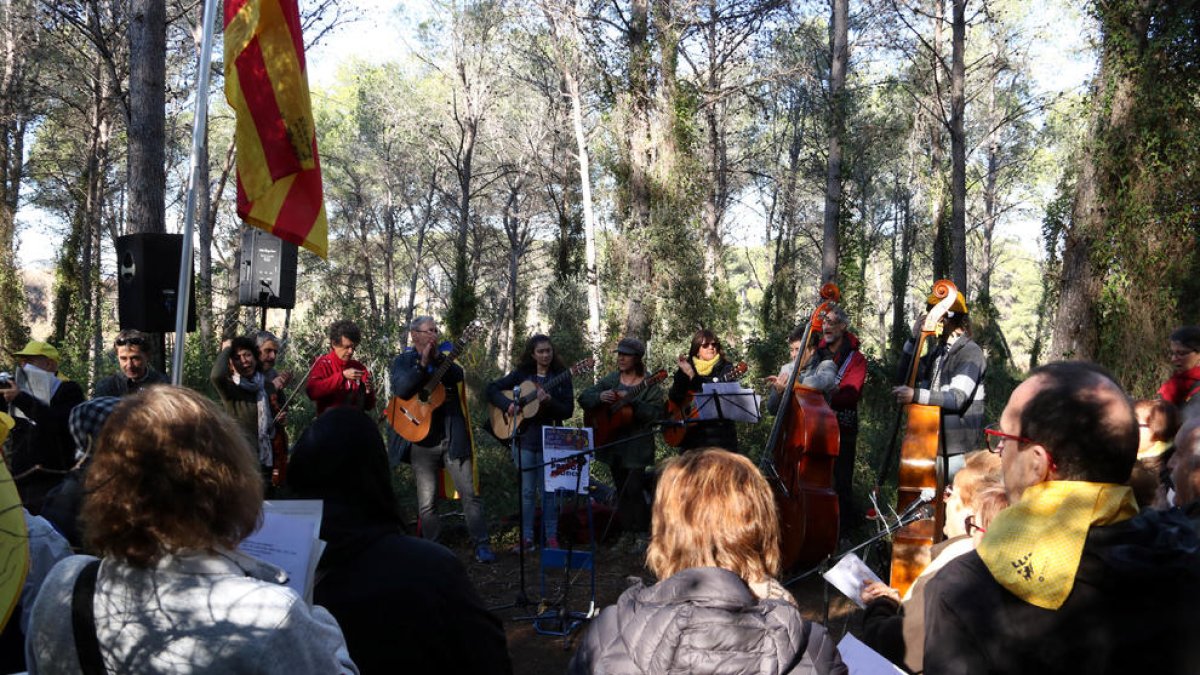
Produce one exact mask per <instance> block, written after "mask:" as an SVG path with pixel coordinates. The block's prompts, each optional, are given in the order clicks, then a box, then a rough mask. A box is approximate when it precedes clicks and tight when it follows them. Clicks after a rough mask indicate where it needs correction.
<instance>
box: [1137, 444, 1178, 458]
mask: <svg viewBox="0 0 1200 675" xmlns="http://www.w3.org/2000/svg"><path fill="white" fill-rule="evenodd" d="M1170 449H1171V444H1170V443H1168V442H1167V441H1154V442H1153V443H1151V444H1150V445H1148V446H1146V448H1145V449H1144V450H1138V455H1137V458H1138V459H1149V458H1150V457H1158V456H1159V455H1161V454H1163V453H1164V452H1166V451H1167V450H1170Z"/></svg>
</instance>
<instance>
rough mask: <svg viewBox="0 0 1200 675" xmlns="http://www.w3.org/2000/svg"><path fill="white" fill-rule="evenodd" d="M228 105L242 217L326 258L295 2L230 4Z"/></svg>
mask: <svg viewBox="0 0 1200 675" xmlns="http://www.w3.org/2000/svg"><path fill="white" fill-rule="evenodd" d="M225 98H226V100H228V101H229V105H230V106H231V107H232V108H233V109H234V112H235V113H237V131H236V132H235V133H236V140H237V212H238V216H239V217H240V218H241V219H242V220H244V221H246V222H247V223H250V224H251V225H253V226H255V227H257V228H260V229H263V230H266V231H267V232H270V233H271V234H274V235H275V236H277V237H279V238H280V239H283V240H284V241H290V242H292V243H294V244H297V245H299V246H303V247H304V248H307V249H308V250H310V251H312V252H313V253H316V254H317V255H319V256H321V257H322V258H324V257H326V254H327V251H328V245H329V243H328V239H329V224H328V222H327V221H326V219H325V199H324V196H323V190H322V187H321V163H320V159H319V158H318V157H317V137H316V132H315V129H314V124H313V115H312V101H311V100H310V99H309V95H308V75H307V73H306V68H305V63H304V40H303V38H302V37H301V35H300V8H299V7H298V6H297V0H225Z"/></svg>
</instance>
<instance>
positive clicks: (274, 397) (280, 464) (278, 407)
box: [267, 390, 288, 487]
mask: <svg viewBox="0 0 1200 675" xmlns="http://www.w3.org/2000/svg"><path fill="white" fill-rule="evenodd" d="M267 402H268V403H269V404H270V407H271V415H272V419H273V424H274V427H275V433H274V434H273V435H272V436H271V485H272V486H274V487H281V486H282V485H283V484H284V482H285V481H287V464H288V433H287V425H286V424H284V422H283V416H284V411H283V402H282V401H280V400H279V390H275V391H274V392H272V393H271V395H270V396H269V397H267Z"/></svg>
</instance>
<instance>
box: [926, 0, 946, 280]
mask: <svg viewBox="0 0 1200 675" xmlns="http://www.w3.org/2000/svg"><path fill="white" fill-rule="evenodd" d="M944 18H945V4H944V0H933V40H932V46H933V53H931V54H930V55H929V64H930V73H929V77H930V80H931V83H932V84H931V86H932V87H933V90H932V92H931V93H930V95H931V96H932V97H933V98H934V101H933V102H932V103H931V104H930V105H929V106H928V108H929V109H930V110H941V109H942V102H941V97H942V89H941V84H940V82H941V80H942V70H943V68H942V39H943V38H942V32H943V27H942V25H943V23H944ZM928 122H929V183H930V184H929V192H930V195H929V200H930V207H929V218H930V223H931V225H932V226H933V232H934V234H933V280H936V279H946V278H948V277H949V276H950V231H949V227H948V223H947V222H946V184H945V175H944V173H943V171H944V170H945V168H944V166H943V163H944V161H945V160H944V156H943V155H944V154H945V145H944V143H943V140H942V133H943V131H944V129H945V126H946V120H945V119H944V118H943V117H942V116H941V115H940V114H932V113H931V114H929V116H928ZM933 280H930V281H931V283H930V284H929V286H930V287H932V286H933V284H932V281H933Z"/></svg>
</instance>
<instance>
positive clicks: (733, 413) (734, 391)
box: [694, 382, 762, 424]
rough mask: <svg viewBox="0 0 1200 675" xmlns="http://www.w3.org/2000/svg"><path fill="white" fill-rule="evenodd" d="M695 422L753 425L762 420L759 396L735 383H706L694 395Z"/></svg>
mask: <svg viewBox="0 0 1200 675" xmlns="http://www.w3.org/2000/svg"><path fill="white" fill-rule="evenodd" d="M694 400H695V406H696V421H702V422H703V421H708V420H729V421H731V422H748V423H751V424H755V423H757V422H759V421H760V420H761V419H762V414H761V413H760V412H759V396H758V394H755V393H754V392H753V391H751V390H750V389H744V388H742V385H741V384H739V383H737V382H706V383H704V386H703V388H701V390H700V392H699V393H698V394H696V395H695V399H694Z"/></svg>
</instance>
